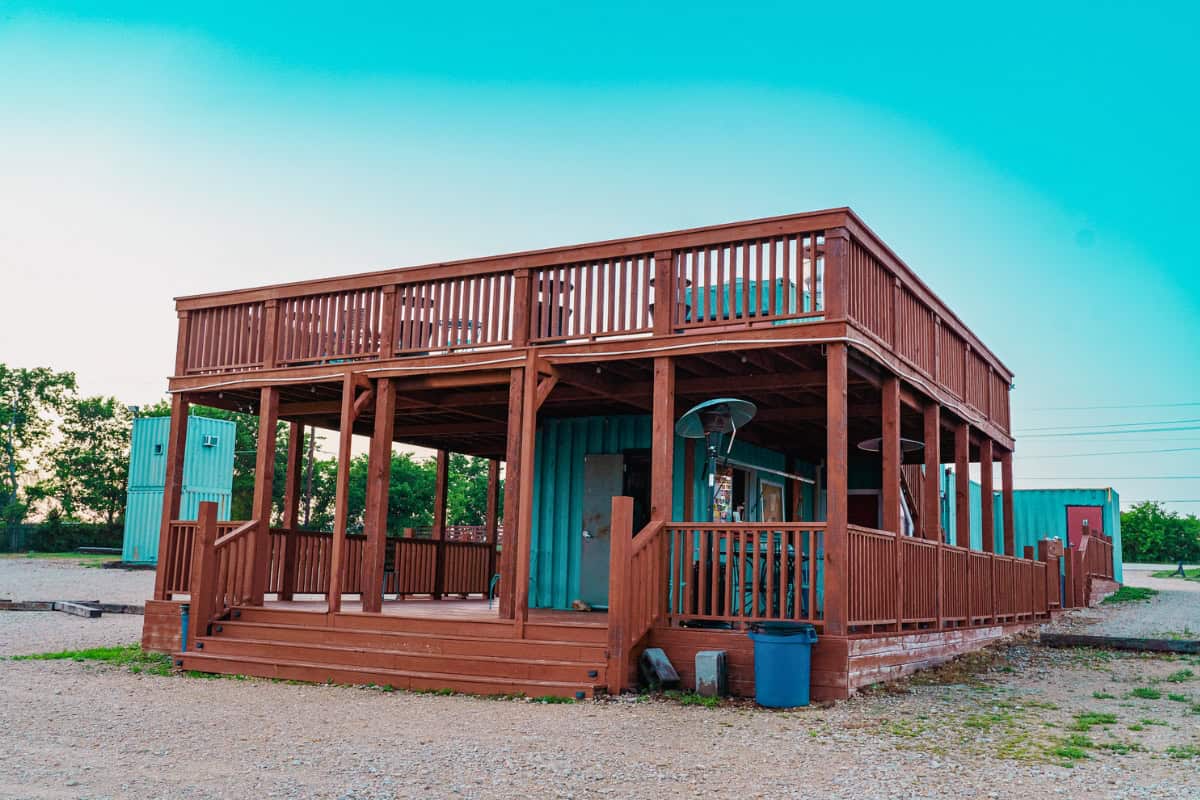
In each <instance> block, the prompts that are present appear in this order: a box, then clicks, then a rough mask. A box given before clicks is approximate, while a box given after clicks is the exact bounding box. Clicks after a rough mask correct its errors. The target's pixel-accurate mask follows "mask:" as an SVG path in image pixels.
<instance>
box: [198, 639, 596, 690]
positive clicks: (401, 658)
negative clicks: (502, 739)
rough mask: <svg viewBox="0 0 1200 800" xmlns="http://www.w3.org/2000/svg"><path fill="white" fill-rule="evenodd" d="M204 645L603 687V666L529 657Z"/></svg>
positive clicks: (268, 643) (277, 657) (279, 656)
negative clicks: (595, 684) (582, 683)
mask: <svg viewBox="0 0 1200 800" xmlns="http://www.w3.org/2000/svg"><path fill="white" fill-rule="evenodd" d="M200 642H201V643H203V654H204V655H219V656H230V657H237V658H241V657H251V658H261V659H264V660H270V661H280V662H303V663H312V664H322V665H327V666H334V667H340V666H347V667H358V668H363V669H383V670H388V671H398V672H420V673H441V674H454V675H459V676H465V677H478V676H484V677H492V678H510V679H520V680H548V681H563V682H569V683H574V682H589V681H590V682H592V683H604V664H603V663H600V662H582V661H562V660H555V659H545V658H538V657H528V656H527V657H523V658H511V657H499V656H488V655H450V656H446V655H441V654H437V653H414V652H408V651H404V650H394V649H386V648H362V647H355V648H347V647H345V646H337V645H328V644H314V643H297V642H287V641H279V640H267V639H240V638H231V637H226V636H224V635H223V634H222V635H218V636H208V637H203V638H202V639H200ZM529 652H530V653H531V654H535V653H537V650H536V649H535V648H532V647H531V648H529ZM589 673H593V674H589Z"/></svg>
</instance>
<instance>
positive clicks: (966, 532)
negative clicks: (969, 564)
mask: <svg viewBox="0 0 1200 800" xmlns="http://www.w3.org/2000/svg"><path fill="white" fill-rule="evenodd" d="M954 541H955V542H957V543H958V546H959V547H970V546H971V429H970V428H969V427H968V426H967V423H965V422H960V423H958V424H957V425H955V426H954ZM985 550H986V548H985Z"/></svg>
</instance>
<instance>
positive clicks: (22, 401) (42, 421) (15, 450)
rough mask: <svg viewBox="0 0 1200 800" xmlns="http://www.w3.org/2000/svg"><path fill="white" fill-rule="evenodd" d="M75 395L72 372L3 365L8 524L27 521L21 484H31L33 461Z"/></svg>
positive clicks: (0, 442)
mask: <svg viewBox="0 0 1200 800" xmlns="http://www.w3.org/2000/svg"><path fill="white" fill-rule="evenodd" d="M74 392H75V374H74V373H72V372H55V371H53V370H51V369H49V368H48V367H35V368H33V369H24V368H21V367H10V366H8V365H7V364H0V469H2V472H3V477H2V478H0V517H2V518H3V519H4V521H6V522H20V521H21V520H23V519H24V518H25V512H26V508H27V504H26V502H25V500H24V499H23V497H22V492H21V481H22V480H25V481H27V482H28V480H29V474H28V470H29V464H30V460H31V459H32V458H34V454H35V453H36V452H37V450H38V448H39V447H41V446H42V445H43V444H44V443H45V441H46V439H47V437H48V436H49V434H50V431H51V428H52V423H53V419H54V417H55V416H56V415H57V414H59V413H61V412H62V410H63V408H64V407H65V405H66V403H67V401H68V400H69V399H70V398H71V396H72V395H73V394H74Z"/></svg>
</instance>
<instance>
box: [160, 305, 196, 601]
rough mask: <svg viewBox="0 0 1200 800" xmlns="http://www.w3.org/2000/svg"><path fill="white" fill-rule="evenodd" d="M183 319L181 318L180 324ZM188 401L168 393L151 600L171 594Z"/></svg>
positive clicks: (181, 395) (185, 443) (163, 598)
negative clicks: (168, 418)
mask: <svg viewBox="0 0 1200 800" xmlns="http://www.w3.org/2000/svg"><path fill="white" fill-rule="evenodd" d="M184 322H186V320H180V324H181V325H182V324H183V323H184ZM190 408H191V404H190V402H189V401H188V397H187V395H184V394H175V395H172V396H171V428H170V431H169V432H168V433H167V466H166V478H165V486H164V488H163V506H162V522H161V525H160V527H159V534H158V537H159V538H158V567H157V568H156V569H155V574H154V599H155V600H166V599H167V597H168V595H169V594H170V590H169V588H168V587H167V565H168V563H169V558H168V553H169V550H168V548H169V546H170V541H171V522H173V521H174V520H176V519H178V518H179V506H180V502H181V498H182V497H183V456H184V452H185V451H186V449H187V428H188V411H189V409H190Z"/></svg>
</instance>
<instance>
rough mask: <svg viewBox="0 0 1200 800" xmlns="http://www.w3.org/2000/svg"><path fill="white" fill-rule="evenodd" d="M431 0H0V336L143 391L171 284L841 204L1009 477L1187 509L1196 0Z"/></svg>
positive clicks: (161, 373)
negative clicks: (947, 324) (968, 336)
mask: <svg viewBox="0 0 1200 800" xmlns="http://www.w3.org/2000/svg"><path fill="white" fill-rule="evenodd" d="M433 5H437V4H420V5H419V6H414V7H404V6H402V5H401V4H378V5H375V6H372V5H371V4H357V5H356V10H355V11H354V12H352V13H350V12H341V13H336V14H335V13H333V12H332V11H331V8H332V7H331V6H328V5H324V4H322V5H318V6H312V7H305V6H304V4H302V3H289V4H278V5H271V4H255V6H254V8H253V9H248V8H245V7H243V5H242V4H222V3H205V4H195V7H194V8H187V7H184V5H183V4H174V3H124V2H119V1H117V2H105V3H84V2H78V3H72V2H63V3H53V4H39V3H24V2H6V0H0V360H2V361H4V362H6V363H10V364H16V365H20V366H35V365H48V366H52V367H54V368H56V369H62V370H71V371H74V372H76V373H77V375H78V377H79V382H80V385H81V389H82V390H83V391H84V392H87V393H90V394H105V395H115V396H117V397H119V398H121V399H122V400H124V401H126V402H128V403H138V404H145V403H151V402H154V401H155V400H157V399H158V398H159V397H161V396H162V393H163V391H164V389H165V383H166V380H165V378H166V375H167V374H168V373H169V372H170V371H171V367H172V365H173V352H174V344H175V316H174V308H173V305H172V301H171V300H172V298H173V297H174V296H177V295H183V294H189V293H196V292H204V291H216V290H221V289H231V288H240V287H245V286H252V285H258V284H265V283H273V282H279V281H292V280H301V279H306V278H315V277H322V276H329V275H337V274H346V273H352V272H360V271H365V270H371V269H381V268H384V267H398V266H405V265H409V264H419V263H424V262H429V261H438V260H449V259H453V258H465V257H470V256H482V255H489V254H494V253H501V252H508V251H513V250H523V249H530V248H537V247H548V246H552V245H558V244H568V243H573V242H583V241H592V240H597V239H605V238H612V237H618V236H627V235H634V234H639V233H651V232H655V231H663V230H671V229H675V228H681V227H690V226H696V225H705V224H713V223H717V222H724V221H732V220H739V219H749V218H754V217H760V216H767V215H774V214H786V213H791V212H798V211H805V210H812V209H818V208H828V207H834V206H841V205H849V206H851V207H852V208H854V209H855V211H857V212H858V213H859V214H860V215H861V216H862V217H863V218H864V219H865V220H866V221H867V223H868V224H869V225H871V227H872V228H874V229H875V230H876V232H878V233H879V234H880V235H881V236H882V237H883V238H884V240H885V241H887V242H888V243H889V244H890V245H891V246H892V247H893V248H894V249H895V250H896V251H897V252H898V253H900V254H901V256H902V257H903V258H904V259H905V260H906V261H907V262H908V263H909V264H910V265H911V266H912V267H913V268H914V269H915V270H916V272H917V273H918V274H919V275H920V276H921V277H922V278H923V279H924V280H925V281H926V283H928V284H929V285H930V286H931V287H932V288H933V289H934V290H935V291H936V292H937V293H938V294H939V295H940V296H941V297H942V298H943V300H945V301H946V302H947V303H948V304H949V305H950V307H951V308H952V309H954V310H955V312H956V313H957V314H958V316H959V317H961V318H962V319H963V320H964V321H965V322H966V323H967V325H968V326H970V327H971V328H972V329H973V330H974V331H975V332H976V333H977V334H978V335H979V336H980V337H981V339H982V340H983V341H984V342H985V343H987V344H988V346H989V347H990V348H991V349H992V350H993V351H994V352H995V353H996V354H997V355H998V356H999V357H1000V358H1001V360H1002V361H1004V362H1005V363H1006V364H1007V365H1008V366H1009V368H1010V369H1012V370H1013V371H1014V372H1015V374H1016V377H1015V389H1014V391H1013V393H1012V404H1013V428H1014V431H1015V433H1016V437H1017V451H1016V458H1015V469H1016V476H1017V481H1016V483H1017V486H1018V487H1022V488H1023V487H1039V488H1042V487H1044V488H1049V487H1055V486H1105V485H1112V486H1114V487H1116V488H1117V490H1118V491H1119V493H1120V495H1121V498H1122V501H1123V502H1127V501H1131V500H1141V499H1147V498H1153V499H1161V500H1166V501H1172V502H1169V503H1168V505H1171V506H1172V507H1174V508H1176V509H1178V510H1180V511H1186V512H1193V513H1200V480H1198V479H1197V477H1200V375H1198V372H1200V371H1198V370H1197V363H1198V358H1197V356H1198V355H1200V263H1198V260H1197V255H1196V249H1195V246H1194V243H1193V241H1192V239H1193V237H1192V235H1191V232H1192V231H1193V230H1194V226H1195V219H1196V212H1197V210H1198V209H1197V206H1198V203H1197V196H1196V193H1197V187H1200V156H1197V153H1196V147H1195V143H1194V142H1195V139H1196V135H1197V134H1196V131H1197V122H1198V121H1200V111H1198V110H1197V108H1198V104H1197V102H1196V100H1197V98H1196V94H1197V90H1196V85H1195V83H1196V77H1197V75H1200V68H1198V65H1197V63H1196V61H1197V56H1196V53H1197V52H1198V51H1200V46H1198V45H1200V11H1198V10H1197V9H1196V8H1195V7H1194V5H1192V4H1185V3H1178V4H1155V3H1137V4H1133V3H1111V2H1088V3H1074V2H1060V3H1054V4H1042V3H1038V4H1022V3H1008V4H1004V5H1002V6H990V7H985V6H984V5H982V4H980V7H979V8H978V9H968V8H966V7H965V6H966V5H967V4H957V3H956V4H947V5H943V6H938V5H936V4H877V5H876V4H872V3H869V2H864V3H858V4H855V6H854V11H853V13H842V12H838V11H836V10H831V7H829V6H828V5H808V4H803V3H796V2H789V3H780V4H769V3H768V4H753V3H739V4H730V3H725V4H716V3H705V2H691V3H686V4H677V5H671V4H667V3H663V4H653V7H646V6H650V5H651V4H642V3H623V2H605V3H602V4H595V5H592V4H586V3H533V4H516V3H509V4H499V3H489V4H478V5H476V4H473V3H470V2H460V3H455V4H444V6H445V7H444V8H433V7H431V6H433ZM917 5H921V6H922V8H917V7H916V6H917ZM1180 420H1182V422H1180ZM1101 426H1112V427H1101ZM1164 450H1171V451H1175V452H1162V451H1164ZM1137 451H1154V452H1137ZM1162 476H1176V477H1173V478H1171V479H1162ZM1186 476H1192V477H1186Z"/></svg>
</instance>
